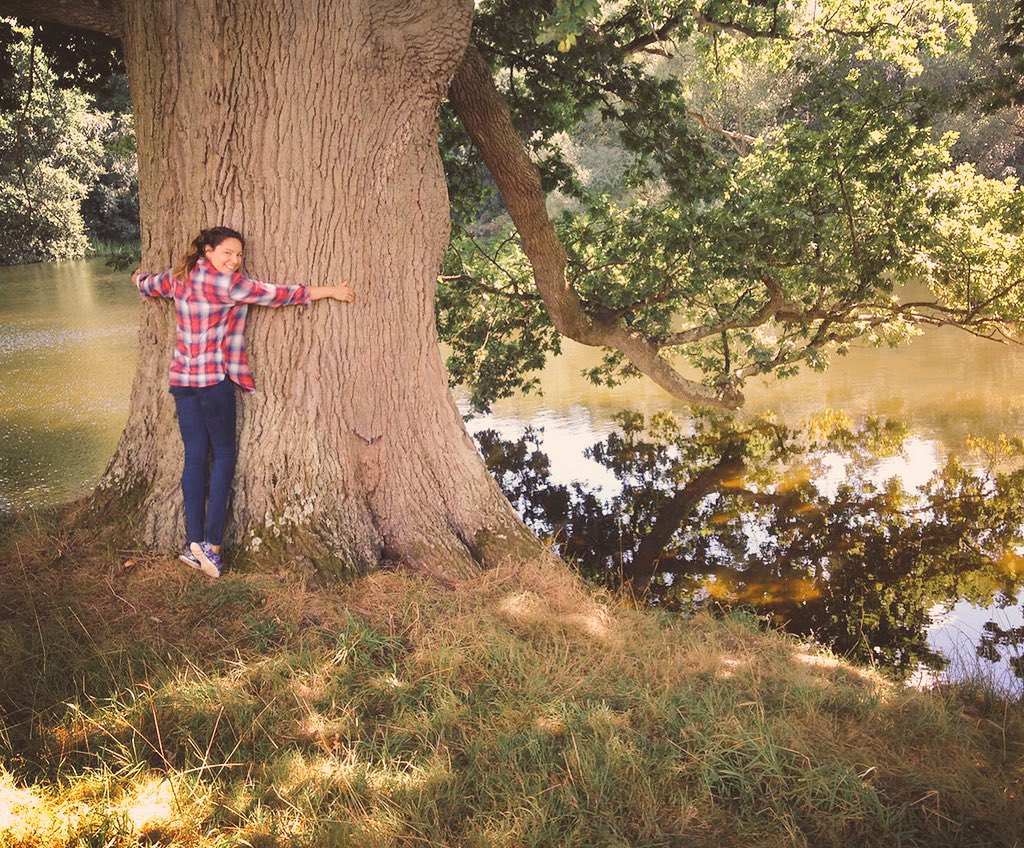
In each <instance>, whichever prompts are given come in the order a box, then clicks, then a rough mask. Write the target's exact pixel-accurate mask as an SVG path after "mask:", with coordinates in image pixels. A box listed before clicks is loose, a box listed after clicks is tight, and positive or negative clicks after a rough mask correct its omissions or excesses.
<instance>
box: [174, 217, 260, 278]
mask: <svg viewBox="0 0 1024 848" xmlns="http://www.w3.org/2000/svg"><path fill="white" fill-rule="evenodd" d="M229 238H233V239H238V240H239V241H240V242H241V243H242V247H243V248H244V247H245V239H244V238H242V234H241V233H240V232H238V231H237V230H232V229H231V228H230V227H210V229H208V230H203V231H202V232H200V233H199V235H198V236H196V237H195V238H194V239H193V240H192V247H191V250H190V252H189V253H187V254H186V255H185V257H184V258H183V259H182V260H181V262H179V263H178V264H177V265H175V266H174V267H173V268H172V269H171V273H172V274H173V275H174V277H175V278H176V279H178V280H181V281H182V282H185V281H186V280H187V279H188V277H189V274H191V273H192V269H193V268H195V267H196V263H197V262H198V261H199V259H200V258H201V257H202V256H205V254H206V248H208V247H209V248H214V247H216V246H217V245H218V244H220V243H221V242H222V241H224V240H225V239H229Z"/></svg>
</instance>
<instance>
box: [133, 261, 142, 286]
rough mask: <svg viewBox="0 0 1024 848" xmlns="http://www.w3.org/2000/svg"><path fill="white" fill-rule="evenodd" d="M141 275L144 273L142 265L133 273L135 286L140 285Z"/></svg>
mask: <svg viewBox="0 0 1024 848" xmlns="http://www.w3.org/2000/svg"><path fill="white" fill-rule="evenodd" d="M141 273H142V266H141V265H140V266H139V267H138V268H136V269H135V270H134V271H132V282H133V283H135V285H138V284H139V274H141Z"/></svg>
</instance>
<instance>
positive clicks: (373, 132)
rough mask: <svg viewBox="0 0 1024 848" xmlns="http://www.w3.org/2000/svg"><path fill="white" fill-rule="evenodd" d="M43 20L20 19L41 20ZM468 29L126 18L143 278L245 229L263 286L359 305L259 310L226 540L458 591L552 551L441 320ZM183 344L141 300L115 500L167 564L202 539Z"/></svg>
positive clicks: (262, 13) (290, 16)
mask: <svg viewBox="0 0 1024 848" xmlns="http://www.w3.org/2000/svg"><path fill="white" fill-rule="evenodd" d="M0 5H5V6H6V7H7V8H8V9H9V10H11V11H14V12H15V13H18V11H19V10H17V9H13V8H11V7H13V6H18V5H23V4H10V3H8V4H0ZM30 5H31V6H32V8H31V9H28V10H21V14H23V15H24V16H25V17H26V18H29V19H31V18H32V17H33V16H36V17H38V16H39V15H38V14H36V15H33V10H38V9H39V8H40V6H37V5H36V4H30ZM42 5H44V6H55V7H57V8H58V10H63V11H61V14H67V9H68V8H69V7H71V6H74V5H75V4H73V3H65V2H55V3H54V2H51V3H48V4H45V3H44V4H42ZM78 5H79V6H80V7H83V8H86V9H87V11H88V15H83V16H79V17H78V18H74V19H73V20H72V19H68V18H65V20H66V22H68V23H71V22H79V23H81V22H85V23H86V25H88V21H89V20H91V19H92V16H94V15H95V7H96V3H95V2H86V3H82V4H78ZM472 13H473V3H472V0H391V2H388V0H294V2H291V3H287V4H282V3H272V2H270V0H243V2H238V3H232V4H231V5H230V11H228V7H226V6H224V4H221V3H217V2H215V0H189V1H188V2H175V3H168V2H162V0H125V2H124V3H123V5H122V6H120V7H115V6H111V7H110V16H108V20H109V19H111V16H115V15H116V16H117V20H118V21H119V25H118V27H117V32H118V34H119V35H120V36H121V38H122V41H123V45H124V55H125V62H126V65H127V68H128V74H129V81H130V86H131V92H132V99H133V103H134V107H135V116H136V133H137V138H138V147H139V184H140V200H141V210H142V213H141V214H142V240H143V267H144V268H145V269H147V270H160V269H163V268H166V267H168V266H169V265H170V264H171V263H172V261H173V260H174V259H175V258H177V256H178V255H179V254H180V253H181V252H182V251H183V249H184V247H185V246H186V245H187V244H188V242H189V241H190V240H191V238H193V237H194V236H195V234H196V232H197V231H198V230H199V229H200V228H201V227H203V226H209V225H213V224H226V225H229V226H232V227H235V228H237V229H239V230H240V231H242V232H243V233H244V234H245V235H246V237H247V240H248V244H247V258H246V263H247V266H248V268H247V270H248V272H249V273H250V274H251V275H252V276H256V277H259V278H262V279H266V280H269V281H271V282H276V283H289V284H291V283H300V282H303V283H304V282H313V283H316V282H324V283H325V282H334V281H337V280H338V279H340V278H341V277H343V276H347V277H348V278H349V279H350V281H351V283H352V285H353V287H354V289H355V291H356V302H355V303H354V304H338V303H334V302H328V301H324V302H320V303H317V304H313V305H311V306H310V307H308V308H306V309H302V308H294V307H293V308H284V309H280V310H266V309H260V308H258V307H257V308H254V309H252V310H251V311H250V322H249V329H248V331H247V338H248V346H249V353H250V361H251V363H252V366H253V370H254V373H255V376H256V381H257V392H256V394H254V395H251V396H248V397H245V398H244V399H243V401H242V403H241V406H240V443H239V465H238V471H237V477H236V482H235V487H234V495H233V499H232V504H231V510H230V516H229V541H234V542H236V543H238V542H246V541H249V542H251V541H252V539H253V538H255V537H260V538H262V539H266V538H268V535H273V534H285V535H287V536H289V537H293V538H301V540H302V541H303V543H304V544H306V545H307V546H309V545H312V547H314V548H315V549H316V550H317V551H320V552H324V553H326V554H328V555H329V556H330V557H333V558H335V559H336V560H340V561H341V562H342V563H343V564H345V565H346V566H347V567H350V568H352V569H354V570H366V569H369V568H373V567H376V566H377V565H378V564H379V563H380V562H381V561H382V560H398V561H401V562H403V563H405V564H407V565H408V566H411V567H413V568H416V569H418V570H422V571H424V572H426V573H429V574H431V575H433V576H435V577H437V578H439V579H442V580H454V579H458V578H460V577H463V576H466V575H469V574H472V573H475V572H476V571H477V569H478V568H479V567H481V566H482V565H483V566H486V565H490V564H494V563H497V562H499V561H501V560H503V559H505V558H507V557H508V556H510V555H518V556H525V555H531V554H537V553H539V552H540V551H542V550H543V548H542V546H541V544H540V542H539V541H538V540H537V539H536V537H535V536H534V535H533V534H532V533H531V532H530V531H529V530H528V529H527V528H526V527H525V525H523V523H522V522H521V520H520V519H519V517H518V516H517V515H516V514H515V512H514V510H513V509H512V507H511V505H510V504H509V503H508V501H507V500H506V499H505V497H504V496H503V495H502V493H501V491H500V489H499V488H498V486H497V484H496V483H495V482H494V481H493V480H492V478H491V477H490V476H489V474H488V473H487V471H486V469H485V467H484V465H483V462H482V460H481V459H480V457H479V454H478V453H477V451H476V448H475V446H474V444H473V442H472V440H471V439H470V437H469V436H468V434H467V432H466V429H465V426H464V424H463V421H462V418H461V416H460V414H459V412H458V409H457V408H456V406H455V403H454V401H453V399H452V396H451V393H450V391H449V389H448V385H447V378H446V373H445V369H444V366H443V363H442V359H441V355H440V351H439V348H438V340H437V335H436V328H435V323H434V291H435V285H436V278H437V273H438V270H439V267H440V262H441V257H442V253H443V251H444V250H445V247H446V245H447V241H448V235H449V213H448V198H447V193H446V188H445V180H444V174H443V171H442V168H441V160H440V156H439V153H438V149H437V135H438V126H437V121H438V107H439V102H440V100H441V98H442V96H443V95H444V92H445V89H446V88H447V85H448V83H449V81H450V79H451V76H452V74H453V73H454V70H455V67H456V65H457V64H458V62H459V60H460V58H461V56H462V53H463V51H464V49H465V47H466V44H467V41H468V37H469V28H470V22H471V18H472ZM57 19H58V20H60V18H59V17H58V18H57ZM97 28H98V27H97ZM108 29H109V28H108ZM126 284H128V283H127V278H126ZM173 338H174V316H173V311H172V309H171V306H170V304H168V303H166V302H147V303H144V304H143V306H142V320H141V328H140V345H139V365H138V373H137V376H136V379H135V383H134V387H133V390H132V395H131V405H130V413H129V420H128V424H127V427H126V428H125V431H124V434H123V435H122V437H121V440H120V444H119V445H118V448H117V452H116V454H115V456H114V458H113V460H112V461H111V463H110V466H109V468H108V471H107V474H106V477H105V480H104V482H103V484H102V487H101V488H102V489H103V490H105V491H106V492H107V493H108V494H109V495H112V496H114V497H116V498H121V497H124V498H125V500H126V502H130V501H132V500H133V499H134V502H136V503H137V504H138V506H136V507H135V508H136V509H137V514H138V528H139V534H140V536H141V539H142V541H143V542H145V543H147V544H149V545H153V546H156V547H159V548H163V549H171V548H173V547H175V546H178V545H180V544H181V543H182V541H183V527H184V525H183V520H182V511H181V496H180V494H179V476H180V469H181V459H182V448H181V440H180V437H179V435H178V432H177V428H176V424H175V419H174V407H173V402H172V398H171V396H170V395H169V394H168V393H167V391H166V384H167V365H168V362H169V360H170V355H171V350H172V344H173Z"/></svg>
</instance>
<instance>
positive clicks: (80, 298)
mask: <svg viewBox="0 0 1024 848" xmlns="http://www.w3.org/2000/svg"><path fill="white" fill-rule="evenodd" d="M0 292H2V297H0V508H3V507H5V506H12V505H13V506H24V505H41V504H48V503H55V502H59V501H61V500H66V499H68V498H72V497H75V496H77V495H80V494H82V493H84V492H86V491H88V489H89V488H90V487H91V486H92V485H94V484H95V483H96V481H97V480H98V479H99V476H100V474H101V473H102V471H103V469H104V467H105V465H106V461H107V460H108V459H109V458H110V455H111V453H112V452H113V447H114V445H115V443H116V441H117V437H118V435H119V434H120V432H121V428H122V426H123V425H124V421H125V417H126V415H127V404H128V393H129V391H130V389H131V381H132V377H133V375H134V369H135V356H136V324H137V322H138V301H139V297H138V294H137V293H135V291H134V287H133V286H132V284H131V282H130V280H128V279H127V278H126V276H125V275H124V274H123V273H114V272H111V271H110V270H109V269H108V268H106V267H104V264H103V262H102V260H90V261H83V262H65V263H48V264H39V265H23V266H17V267H13V268H2V269H0Z"/></svg>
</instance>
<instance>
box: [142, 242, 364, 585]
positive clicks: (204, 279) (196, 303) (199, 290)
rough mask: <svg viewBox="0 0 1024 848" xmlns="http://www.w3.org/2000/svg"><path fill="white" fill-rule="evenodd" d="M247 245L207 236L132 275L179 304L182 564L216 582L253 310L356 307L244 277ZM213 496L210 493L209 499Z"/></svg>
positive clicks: (315, 290)
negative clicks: (166, 262)
mask: <svg viewBox="0 0 1024 848" xmlns="http://www.w3.org/2000/svg"><path fill="white" fill-rule="evenodd" d="M244 246H245V240H244V239H243V238H242V236H241V235H240V234H239V233H237V232H235V231H234V230H231V229H228V228H227V227H213V228H211V229H209V230H203V231H202V232H201V233H200V234H199V236H198V238H196V239H195V240H194V241H193V242H192V251H191V252H190V253H189V254H188V256H186V257H185V259H184V260H183V261H182V262H181V264H180V265H179V266H177V267H175V268H172V269H171V270H169V271H164V272H163V273H162V274H142V273H140V271H141V270H142V269H141V268H140V269H138V270H136V271H135V273H134V274H132V282H134V283H135V285H136V286H138V289H139V293H140V294H141V295H142V296H143V297H144V298H145V297H166V298H169V299H171V300H173V301H174V307H175V310H176V312H177V316H178V333H177V341H176V343H175V346H174V358H173V359H172V360H171V368H170V384H171V385H170V392H171V394H172V395H174V403H175V406H176V408H177V412H178V426H179V427H180V429H181V438H182V441H183V442H184V443H185V467H184V470H183V471H182V475H181V490H182V493H183V494H184V496H185V530H186V532H187V534H188V542H187V543H186V545H185V549H184V551H182V553H181V555H180V559H181V560H182V561H183V562H186V563H188V564H189V565H191V566H192V567H193V568H198V569H200V570H201V571H202V572H203V573H204V574H208V575H209V576H210V577H219V576H220V574H221V556H220V543H221V537H222V536H223V534H224V519H225V516H226V514H227V504H228V494H229V493H230V491H231V479H232V477H233V476H234V473H235V454H236V448H235V390H234V386H233V384H237V385H238V386H239V387H241V389H242V390H243V391H246V392H252V391H255V388H256V384H255V383H254V382H253V378H252V374H251V373H250V371H249V364H248V359H247V357H246V355H245V338H244V335H243V334H244V331H245V317H246V310H247V304H250V303H255V304H260V305H262V306H289V305H305V304H307V303H309V302H310V301H311V300H320V299H322V298H325V297H329V298H333V299H334V300H339V301H342V302H345V303H352V301H353V300H354V299H355V294H354V293H353V291H352V289H351V288H350V287H349V285H348V280H343V281H342V283H341V285H338V286H313V287H310V286H273V285H271V284H270V283H261V282H260V281H259V280H253V279H251V278H250V277H246V276H245V275H244V274H242V273H241V272H240V270H239V269H241V267H242V250H243V248H244ZM207 489H209V492H207Z"/></svg>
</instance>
